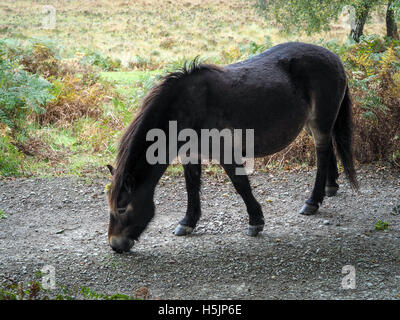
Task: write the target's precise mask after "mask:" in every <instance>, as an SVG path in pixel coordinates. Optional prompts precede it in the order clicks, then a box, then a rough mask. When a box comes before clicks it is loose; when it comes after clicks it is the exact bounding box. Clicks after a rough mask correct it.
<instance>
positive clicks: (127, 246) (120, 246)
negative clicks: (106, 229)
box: [109, 236, 135, 253]
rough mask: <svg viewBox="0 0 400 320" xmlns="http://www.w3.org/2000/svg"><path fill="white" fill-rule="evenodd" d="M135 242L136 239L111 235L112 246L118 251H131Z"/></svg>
mask: <svg viewBox="0 0 400 320" xmlns="http://www.w3.org/2000/svg"><path fill="white" fill-rule="evenodd" d="M134 243H135V241H134V240H131V239H128V238H125V237H122V236H111V237H110V240H109V244H110V246H111V248H112V249H113V250H114V251H115V252H117V253H122V252H129V251H130V250H131V248H132V247H133V245H134Z"/></svg>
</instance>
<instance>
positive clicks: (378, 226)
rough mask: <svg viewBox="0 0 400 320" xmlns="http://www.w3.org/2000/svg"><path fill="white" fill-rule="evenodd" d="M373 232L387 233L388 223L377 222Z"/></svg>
mask: <svg viewBox="0 0 400 320" xmlns="http://www.w3.org/2000/svg"><path fill="white" fill-rule="evenodd" d="M375 230H377V231H388V230H389V222H386V221H382V220H378V222H377V223H376V224H375Z"/></svg>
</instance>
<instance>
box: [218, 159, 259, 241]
mask: <svg viewBox="0 0 400 320" xmlns="http://www.w3.org/2000/svg"><path fill="white" fill-rule="evenodd" d="M221 165H222V167H223V168H224V170H225V172H226V173H227V175H228V176H229V178H230V179H231V181H232V183H233V186H234V187H235V189H236V191H237V192H238V193H239V194H240V195H241V197H242V198H243V201H244V203H245V204H246V207H247V212H248V214H249V228H248V229H247V235H249V236H251V237H255V236H257V235H258V233H259V232H260V231H262V230H263V229H264V216H263V213H262V210H261V205H260V204H259V203H258V201H257V200H256V198H254V195H253V193H252V192H251V187H250V182H249V178H248V177H247V175H238V174H236V168H239V167H242V166H241V165H235V164H231V165H229V164H221ZM242 168H243V167H242Z"/></svg>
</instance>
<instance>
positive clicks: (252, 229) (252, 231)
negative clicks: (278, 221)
mask: <svg viewBox="0 0 400 320" xmlns="http://www.w3.org/2000/svg"><path fill="white" fill-rule="evenodd" d="M263 229H264V225H263V224H259V225H257V226H251V225H249V228H248V229H247V235H248V236H250V237H256V236H257V235H258V234H259V233H260V232H261V231H263Z"/></svg>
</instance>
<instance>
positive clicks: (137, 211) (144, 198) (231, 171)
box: [108, 42, 358, 252]
mask: <svg viewBox="0 0 400 320" xmlns="http://www.w3.org/2000/svg"><path fill="white" fill-rule="evenodd" d="M170 121H176V122H177V125H178V130H182V129H185V128H190V129H193V130H194V131H196V132H197V133H199V132H200V130H201V129H213V128H215V129H218V130H222V129H224V128H230V129H232V128H237V129H243V130H245V129H253V130H254V157H263V156H266V155H269V154H273V153H276V152H278V151H280V150H282V149H283V148H285V147H286V146H287V145H289V144H290V143H291V142H292V141H293V140H294V139H295V138H296V137H297V135H298V134H299V133H300V131H301V130H302V129H303V128H304V127H306V128H307V129H308V130H309V131H310V132H311V134H312V136H313V138H314V141H315V148H316V153H317V175H316V179H315V185H314V188H313V190H312V193H311V196H310V198H309V199H308V200H307V201H306V203H305V205H304V206H303V208H302V209H301V211H300V213H301V214H305V215H310V214H314V213H316V212H317V210H318V208H319V205H320V204H321V203H322V201H323V199H324V196H325V195H327V196H333V195H335V194H336V192H337V190H338V188H339V186H338V184H337V182H336V180H337V178H338V170H337V162H336V157H335V153H334V149H333V146H334V144H335V145H336V150H337V154H338V155H339V157H340V160H341V161H342V164H343V167H344V172H345V174H346V176H347V177H348V179H349V181H350V184H351V186H352V187H354V188H355V189H357V188H358V185H357V179H356V173H355V170H354V165H353V157H352V152H351V150H352V117H351V99H350V94H349V89H348V86H347V78H346V74H345V71H344V68H343V65H342V63H341V61H340V59H339V58H338V57H337V56H336V55H335V54H334V53H332V52H330V51H329V50H327V49H325V48H322V47H319V46H315V45H310V44H305V43H299V42H290V43H284V44H280V45H278V46H275V47H273V48H271V49H269V50H267V51H265V52H263V53H261V54H259V55H257V56H254V57H252V58H251V59H248V60H246V61H243V62H239V63H235V64H232V65H228V66H225V67H218V66H215V65H207V64H198V63H196V61H194V62H193V63H192V64H191V65H190V66H189V67H186V66H185V67H184V68H183V69H182V70H180V71H178V72H174V73H171V74H169V75H167V76H166V77H164V78H163V79H162V80H161V81H160V83H159V84H158V85H157V86H155V87H154V88H153V89H152V90H151V91H150V92H149V94H148V95H147V96H146V98H145V99H144V101H143V104H142V107H141V109H140V111H139V113H138V115H137V116H136V118H135V119H134V121H133V122H132V123H131V124H130V126H129V127H128V128H127V130H126V131H125V134H124V135H123V137H122V139H121V142H120V147H119V152H118V156H117V159H116V163H115V169H114V168H113V167H111V166H109V169H110V171H111V173H112V175H113V178H112V184H111V190H110V191H109V192H108V201H109V207H110V224H109V230H108V239H109V244H110V245H111V247H112V248H113V249H114V250H115V251H117V252H123V251H129V250H130V248H131V247H132V246H133V244H134V241H135V240H137V239H138V238H139V236H140V234H141V233H142V232H143V231H144V230H145V228H146V226H147V225H148V223H149V222H150V220H151V219H152V218H153V216H154V212H155V207H154V202H153V197H154V190H155V187H156V185H157V183H158V181H159V179H160V178H161V176H162V175H163V173H164V172H165V170H166V169H167V167H168V164H161V163H160V164H158V163H157V164H150V163H149V162H148V161H147V159H146V150H147V148H148V147H149V146H150V145H151V142H150V141H147V140H146V134H147V132H149V130H151V129H156V128H157V129H161V130H163V131H164V132H166V133H168V123H169V122H170ZM199 136H200V134H199ZM167 141H169V140H168V137H167ZM182 143H183V142H178V147H179V145H182ZM167 147H168V146H167ZM168 160H169V161H168V163H170V162H171V161H172V159H168ZM219 160H220V161H219V162H220V164H221V166H222V167H223V168H224V169H225V171H226V173H227V174H228V176H229V177H230V179H231V181H232V182H233V185H234V187H235V189H236V190H237V192H238V193H239V194H240V195H241V197H242V198H243V200H244V202H245V204H246V207H247V211H248V214H249V228H248V235H250V236H256V235H257V234H258V233H259V232H260V231H261V230H262V229H263V226H264V218H263V213H262V210H261V206H260V204H259V203H258V202H257V200H256V199H255V198H254V196H253V194H252V191H251V188H250V184H249V181H248V177H247V176H246V175H237V174H235V169H236V168H238V167H241V166H242V165H243V163H242V162H234V163H233V164H230V163H226V162H225V161H224V160H223V159H219ZM184 175H185V180H186V188H187V195H188V207H187V212H186V215H185V217H184V218H183V219H182V220H181V221H180V223H179V225H178V227H177V228H176V230H175V234H176V235H186V234H189V233H190V232H192V230H193V229H194V228H195V226H196V223H197V221H198V220H199V218H200V197H199V189H200V176H201V164H199V163H189V164H186V165H184Z"/></svg>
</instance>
